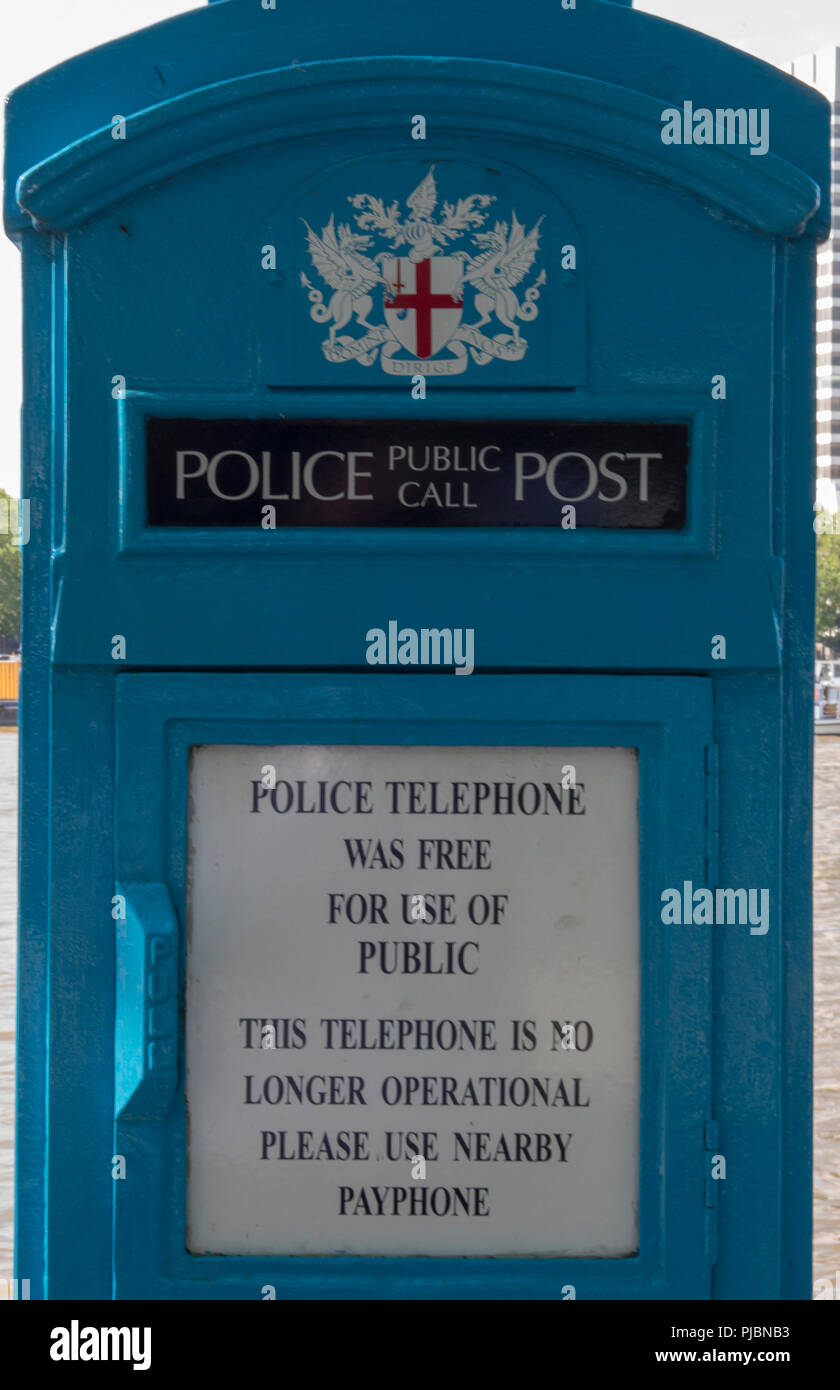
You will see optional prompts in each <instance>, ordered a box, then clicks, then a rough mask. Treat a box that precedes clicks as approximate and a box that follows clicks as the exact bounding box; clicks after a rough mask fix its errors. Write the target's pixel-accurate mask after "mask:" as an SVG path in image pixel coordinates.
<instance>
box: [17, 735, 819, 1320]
mask: <svg viewBox="0 0 840 1390" xmlns="http://www.w3.org/2000/svg"><path fill="white" fill-rule="evenodd" d="M17 751H18V738H17V734H16V733H11V732H0V1297H2V1296H3V1284H2V1281H3V1280H4V1279H7V1278H11V1273H12V1156H13V1124H14V1028H15V1012H14V999H15V948H14V943H15V924H16V912H17V908H16V901H17V873H16V867H15V866H16V862H17V814H16V813H17V804H16V802H17ZM815 768H816V770H815V779H814V913H815V921H814V959H815V967H814V972H815V1038H814V1083H815V1117H814V1278H815V1279H817V1278H820V1277H821V1276H823V1277H824V1276H826V1275H830V1276H831V1277H832V1278H834V1276H835V1273H836V1271H837V1270H840V932H838V925H840V738H826V737H823V738H819V739H817V740H816V759H815Z"/></svg>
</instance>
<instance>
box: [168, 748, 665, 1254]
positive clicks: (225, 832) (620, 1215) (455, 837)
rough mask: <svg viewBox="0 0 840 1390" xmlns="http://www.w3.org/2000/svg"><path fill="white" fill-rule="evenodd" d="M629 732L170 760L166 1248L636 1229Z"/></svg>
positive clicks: (493, 1246)
mask: <svg viewBox="0 0 840 1390" xmlns="http://www.w3.org/2000/svg"><path fill="white" fill-rule="evenodd" d="M638 866H639V831H638V767H637V754H636V751H635V750H634V749H627V748H519V747H513V748H493V747H457V748H456V747H452V748H450V747H383V746H379V745H377V746H369V747H356V746H354V747H316V746H305V747H287V746H278V747H262V748H256V747H245V746H241V745H235V746H234V745H220V746H215V745H208V746H203V747H199V748H196V749H194V750H193V753H192V757H191V763H190V811H189V865H188V879H187V936H188V950H187V1011H186V1028H187V1124H188V1173H187V1248H188V1249H189V1250H190V1251H192V1252H193V1253H198V1254H205V1253H207V1254H209V1253H218V1254H231V1255H249V1254H253V1255H335V1254H346V1255H404V1256H411V1255H426V1256H434V1255H441V1256H459V1255H460V1256H468V1255H474V1256H481V1255H486V1256H494V1255H495V1256H523V1257H524V1256H551V1255H555V1256H558V1255H577V1256H596V1257H597V1256H600V1257H605V1256H626V1255H631V1254H633V1253H635V1251H636V1250H637V1248H638V1180H639V883H638V877H639V867H638Z"/></svg>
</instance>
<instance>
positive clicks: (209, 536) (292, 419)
mask: <svg viewBox="0 0 840 1390" xmlns="http://www.w3.org/2000/svg"><path fill="white" fill-rule="evenodd" d="M492 399H493V408H492V413H491V414H488V401H487V398H486V393H482V392H481V391H479V390H475V389H470V390H467V389H458V390H457V391H455V392H446V393H441V394H440V397H439V398H436V399H435V401H434V406H433V408H432V406H431V404H430V403H429V402H428V401H427V402H416V403H415V404H416V405H417V406H418V408H419V409H420V410H424V411H425V412H426V414H425V415H422V416H421V415H419V410H418V411H413V412H411V411H409V410H407V409H406V407H405V405H402V406H400V407H395V404H394V402H393V399H391V398H389V396H388V393H387V392H374V391H370V390H368V391H365V392H361V391H355V390H347V391H344V392H341V393H340V394H338V393H335V392H333V393H331V394H328V393H325V392H321V391H308V392H301V391H295V390H291V389H279V388H278V389H274V390H272V391H270V392H260V393H256V394H249V395H248V396H242V395H229V394H224V393H214V394H209V393H208V394H206V395H200V394H196V393H190V394H187V393H184V394H163V393H159V392H147V391H136V390H130V389H129V390H127V391H126V392H125V394H124V395H123V396H121V397H119V398H118V399H116V400H115V401H114V411H115V418H114V433H113V436H112V444H113V458H114V465H115V468H116V471H117V475H118V478H119V487H118V492H117V496H116V502H117V512H118V515H117V520H118V527H117V545H118V550H119V552H120V553H121V554H124V555H138V556H140V555H148V556H149V557H151V556H152V555H159V554H172V553H176V554H177V555H178V556H179V558H180V559H181V560H183V559H184V558H185V557H186V558H189V557H193V556H194V557H196V558H198V557H200V556H204V555H214V554H230V553H231V552H232V551H238V550H240V551H247V552H249V553H253V554H254V556H255V558H257V557H259V558H260V559H261V560H262V559H263V558H264V559H266V560H268V559H269V558H270V557H271V556H273V555H277V554H283V555H293V554H298V553H300V554H302V555H306V556H309V555H321V554H322V555H324V557H325V558H331V557H333V556H339V555H347V556H357V555H362V554H366V553H369V550H370V547H371V546H372V545H374V546H375V548H376V551H377V553H378V554H379V555H382V554H384V553H388V552H393V553H395V554H396V553H399V554H400V555H403V556H405V555H416V556H417V557H422V556H424V555H427V554H429V555H437V554H441V553H442V554H449V553H451V552H452V551H453V550H455V549H462V548H466V547H469V551H470V553H471V554H475V555H477V556H486V557H487V558H488V559H490V558H492V557H495V556H497V555H504V556H505V557H509V556H511V555H513V556H518V555H521V556H522V557H523V558H526V557H527V558H534V557H536V556H538V555H545V556H547V557H555V556H556V557H558V558H562V557H564V556H565V555H566V554H568V553H569V552H570V550H572V551H574V550H584V551H593V552H598V553H600V552H602V551H603V552H605V553H615V554H627V555H632V556H634V557H635V556H643V555H647V554H659V553H664V554H668V553H672V552H677V553H689V554H692V555H698V556H709V555H712V554H713V553H714V547H715V517H716V509H717V501H716V491H715V484H714V481H713V480H714V478H715V476H716V475H715V469H714V457H715V451H716V447H717V428H718V427H717V417H716V414H715V412H714V410H713V408H712V406H713V402H711V401H710V399H707V398H706V397H704V396H701V395H699V394H687V393H684V392H680V393H676V392H675V393H673V394H672V393H670V392H665V393H663V392H661V391H656V392H650V391H647V390H639V391H638V392H635V393H633V394H632V395H628V394H611V395H609V396H602V395H600V394H599V393H597V392H594V391H590V390H586V389H583V390H580V391H575V393H574V395H572V394H571V393H570V392H567V391H560V390H557V391H543V390H534V391H528V392H521V391H520V392H516V391H494V392H493V397H492ZM432 415H434V422H432ZM425 418H428V420H429V422H430V425H429V428H430V430H433V431H437V432H439V433H441V435H442V433H443V432H445V430H446V427H447V422H450V421H451V422H452V423H453V425H455V424H456V423H460V422H463V421H470V420H480V421H482V422H483V424H482V428H484V429H491V428H492V426H493V423H494V421H498V422H500V424H501V425H502V428H503V429H504V430H505V431H506V432H507V433H508V434H510V435H511V437H513V434H514V433H515V431H516V429H517V426H518V423H519V422H526V423H529V422H530V424H531V425H532V426H533V428H534V429H540V428H541V427H544V428H545V429H546V431H551V430H554V429H556V430H562V431H565V430H566V429H569V428H570V427H571V425H572V424H573V422H579V423H580V424H581V426H583V427H584V428H585V429H586V430H597V429H598V427H600V428H601V429H602V430H603V431H604V437H605V439H606V441H607V443H606V444H605V449H608V448H609V447H612V445H611V444H610V440H611V439H614V438H617V432H620V426H621V425H622V423H626V424H627V425H628V426H630V428H631V429H632V430H633V431H634V432H635V431H638V430H640V429H642V428H643V427H644V426H646V425H647V426H649V427H650V428H651V430H653V431H654V432H655V431H656V430H657V429H658V428H664V429H665V430H667V431H670V432H671V439H672V440H674V441H676V447H677V450H678V461H677V469H678V471H681V470H682V468H683V466H684V469H685V472H684V477H683V478H682V481H681V482H679V483H678V489H679V499H678V511H679V516H678V517H677V518H676V519H677V520H679V522H680V524H679V525H677V526H670V525H669V526H667V527H660V526H647V527H635V526H616V525H606V526H605V525H593V524H591V518H590V522H589V523H586V524H585V523H584V520H583V518H582V520H581V524H580V525H578V526H577V527H576V528H575V529H567V527H565V526H563V524H562V518H560V519H559V520H558V524H548V523H546V524H544V525H537V524H534V519H533V518H532V519H531V520H530V521H529V523H528V524H526V525H521V524H520V525H509V524H503V525H500V524H490V525H486V524H479V525H473V524H468V525H463V524H461V523H460V522H459V524H456V525H451V524H446V525H402V524H396V525H395V524H393V523H391V522H389V521H388V520H387V519H386V520H383V519H381V518H380V519H379V521H378V523H377V524H376V525H369V526H363V525H359V524H353V525H339V526H335V525H323V524H314V525H313V524H305V525H300V524H296V525H283V524H282V518H281V515H280V513H279V512H278V514H277V525H276V529H274V530H272V529H264V528H263V527H262V525H261V524H260V519H261V518H260V517H259V516H258V513H259V512H260V508H258V509H257V512H256V513H254V518H255V524H247V525H243V524H236V525H229V524H206V525H202V524H200V519H199V517H198V516H197V515H196V516H194V518H193V520H192V521H191V522H189V524H184V525H176V524H174V523H175V519H176V514H175V512H173V511H172V509H171V507H164V508H163V512H161V515H163V514H164V512H165V513H166V514H167V515H168V518H169V519H168V522H167V524H164V525H155V524H150V521H149V490H148V485H147V467H148V459H149V452H148V440H149V429H150V425H151V426H153V428H154V429H156V430H158V431H161V432H163V435H162V437H165V435H166V433H167V431H168V430H169V429H170V428H175V427H176V422H178V421H183V420H194V421H196V422H198V423H199V424H200V426H201V427H202V428H203V429H205V430H207V429H210V428H212V425H211V422H219V421H222V422H224V421H227V422H230V421H236V422H239V423H240V424H241V426H242V427H243V428H245V429H252V428H254V427H255V426H256V425H257V422H260V421H265V422H266V424H267V426H268V427H269V428H271V425H272V422H276V423H278V425H282V422H284V421H285V422H287V423H288V424H289V426H290V427H294V428H296V429H297V428H303V425H304V422H307V421H308V422H311V423H312V425H313V428H316V427H317V428H319V429H323V428H324V427H325V426H324V422H330V421H332V422H335V423H336V425H338V424H339V422H342V421H347V422H351V421H369V422H370V423H371V425H372V428H373V429H374V430H378V429H379V428H380V426H381V425H382V423H383V422H387V421H394V422H395V423H397V422H399V421H403V422H404V426H405V429H406V431H408V432H410V433H412V434H413V433H414V432H416V430H417V428H418V425H419V424H422V421H423V419H425ZM596 452H597V451H596ZM602 452H603V451H602ZM600 456H601V455H600V454H598V457H597V458H596V460H595V463H596V467H597V466H598V462H599V460H600ZM583 466H584V467H585V465H583ZM606 466H607V467H610V466H611V465H610V464H609V461H608V462H607V465H606ZM534 467H535V468H538V467H539V464H538V463H536V462H535V463H534ZM359 468H361V463H360V464H359ZM417 476H423V475H419V474H418V475H417ZM459 476H460V475H459ZM582 478H583V475H581V479H582ZM544 481H545V480H544V479H543V481H542V482H541V483H540V486H543V485H544ZM554 481H555V482H556V483H557V484H558V491H560V490H561V489H560V486H559V482H560V479H559V477H558V476H557V475H556V474H555V478H554ZM710 481H711V485H710ZM599 486H600V485H599ZM615 486H616V488H617V487H618V484H616V485H615ZM280 490H281V491H282V489H280ZM442 500H445V498H442ZM230 505H233V504H230ZM276 505H277V506H278V507H279V506H280V505H281V504H279V503H278V504H276ZM322 505H324V506H325V505H326V504H322ZM562 505H563V504H561V503H560V502H559V501H557V502H556V506H557V508H558V509H559V508H561V507H562ZM444 510H445V509H444ZM601 511H603V512H605V511H606V504H601ZM663 515H664V513H663Z"/></svg>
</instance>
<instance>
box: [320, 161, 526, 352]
mask: <svg viewBox="0 0 840 1390" xmlns="http://www.w3.org/2000/svg"><path fill="white" fill-rule="evenodd" d="M348 201H349V202H350V204H351V205H352V207H353V208H354V209H355V212H354V214H353V221H354V222H355V224H356V225H355V227H353V226H352V225H351V224H350V222H340V223H339V224H338V226H336V222H335V215H334V214H333V215H332V216H331V217H330V219H329V221H328V223H327V225H326V227H322V229H321V233H320V236H319V235H318V233H317V232H316V231H314V230H313V228H312V227H310V226H309V223H308V222H304V226H305V227H306V232H307V244H308V249H309V255H310V257H311V259H312V264H313V266H314V268H315V270H316V272H317V273H318V275H319V276H320V277H321V279H322V280H323V281H324V282H325V283H326V284H327V285H328V286H329V287H330V289H331V291H332V293H331V294H330V295H329V297H328V298H327V297H325V293H324V291H322V290H320V289H318V288H317V286H315V285H313V284H312V282H311V281H310V280H309V279H308V278H307V276H306V275H301V284H302V285H303V287H304V289H305V290H307V292H308V294H309V301H310V310H309V312H310V315H311V317H312V318H313V319H314V320H315V322H316V323H321V324H329V333H328V336H327V337H326V338H325V339H324V340H323V342H322V344H321V347H322V349H323V353H324V356H325V357H326V359H327V361H328V362H358V363H359V364H360V365H361V366H363V367H370V366H373V364H374V363H375V362H376V361H377V360H379V361H380V362H381V365H382V368H383V370H384V371H386V372H388V373H389V374H390V375H392V376H393V375H411V374H414V373H421V374H423V375H426V376H432V375H436V376H455V375H457V374H459V373H460V372H463V371H465V370H466V368H467V365H468V362H469V361H470V358H471V359H472V361H473V362H475V363H476V364H477V365H478V366H486V364H487V363H488V362H491V361H493V360H494V359H497V360H499V359H501V360H502V361H506V362H519V361H521V359H522V358H523V357H524V355H525V352H526V350H527V347H528V341H527V339H526V338H525V337H523V335H522V332H521V329H520V326H519V325H520V323H522V322H526V323H527V322H528V321H530V320H533V319H535V318H536V317H537V314H538V313H539V307H538V300H539V297H540V287H541V286H542V285H543V284H545V271H544V270H541V271H540V272H539V274H538V275H537V276H536V277H535V279H534V280H533V283H532V284H531V285H530V287H529V288H528V289H525V290H524V291H523V292H522V295H521V298H520V294H519V293H518V292H517V287H518V286H519V285H520V282H521V281H523V280H524V279H525V277H526V276H527V275H528V274H529V272H530V271H531V268H532V266H533V264H534V261H535V259H536V256H537V251H538V249H539V237H540V224H541V222H542V218H540V219H539V220H538V221H537V222H536V223H535V224H534V226H533V227H532V228H531V230H530V232H529V231H526V227H525V224H524V223H522V222H520V221H519V219H518V218H517V216H516V213H515V211H513V210H512V211H511V216H510V221H509V222H506V221H497V222H496V223H495V224H494V226H493V227H492V230H491V229H488V228H485V225H484V224H485V223H486V221H487V219H488V216H489V214H488V212H487V211H486V209H487V208H489V206H490V204H491V203H492V202H494V201H495V199H494V198H493V197H491V196H490V195H489V194H486V193H470V194H469V195H468V196H467V197H466V198H458V199H457V201H456V202H455V203H448V202H446V203H444V204H443V207H442V209H441V211H440V215H439V216H438V217H436V216H435V209H436V208H437V203H438V194H437V185H436V183H435V177H434V165H433V166H432V168H431V169H430V170H429V172H428V173H427V174H426V177H425V178H424V179H423V181H422V183H420V184H419V185H418V186H417V188H415V190H414V192H413V193H411V194H410V195H409V196H408V198H406V200H405V201H406V207H407V208H408V215H407V216H406V217H403V215H402V214H401V212H400V205H399V203H398V202H393V203H391V204H390V205H389V206H387V207H386V206H385V203H384V201H383V200H382V199H381V198H374V197H373V196H372V195H371V194H370V193H354V194H351V195H350V197H349V199H348ZM377 241H378V243H379V249H377V245H376V243H377ZM459 241H460V242H462V243H466V244H465V245H462V246H460V247H458V246H457V245H456V243H458V242H459ZM403 248H404V249H403ZM441 248H444V249H445V251H446V254H440V253H441ZM468 248H469V249H468ZM473 315H474V316H475V318H474V320H473V321H471V322H467V321H465V320H466V319H468V318H469V319H472V316H473ZM381 318H384V323H383V322H381V321H379V322H377V321H376V319H380V320H381ZM494 318H495V320H496V323H495V324H493V325H491V328H490V331H489V332H484V331H482V330H484V329H485V328H486V326H487V325H488V324H490V323H491V320H492V319H494ZM348 325H350V326H351V327H355V328H358V329H360V330H362V331H361V333H360V334H356V335H354V334H352V333H342V331H341V330H342V329H343V328H346V327H348ZM496 326H501V328H502V330H503V331H501V332H496V333H493V327H496Z"/></svg>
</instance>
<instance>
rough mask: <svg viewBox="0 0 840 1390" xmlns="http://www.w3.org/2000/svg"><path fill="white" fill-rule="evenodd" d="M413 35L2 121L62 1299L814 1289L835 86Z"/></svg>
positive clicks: (370, 23) (197, 32) (25, 1213)
mask: <svg viewBox="0 0 840 1390" xmlns="http://www.w3.org/2000/svg"><path fill="white" fill-rule="evenodd" d="M479 10H480V15H481V23H480V24H476V23H474V19H475V14H476V13H478V12H479ZM422 15H423V24H422V26H420V28H419V30H418V31H416V32H415V30H414V29H413V26H411V25H406V24H405V22H404V18H403V17H401V16H400V15H399V13H398V10H397V9H395V8H393V7H392V8H391V9H388V8H387V7H386V8H382V7H380V6H375V5H373V4H372V3H371V4H364V5H356V6H354V7H351V8H350V10H349V12H348V11H347V10H346V8H345V7H344V6H343V5H342V4H340V3H338V0H324V4H322V5H321V6H320V7H318V9H317V10H316V9H315V8H314V7H311V6H310V7H307V6H287V5H283V6H275V5H274V4H273V3H266V0H263V3H262V4H259V3H256V0H222V2H220V3H213V4H210V5H208V6H206V7H204V8H203V9H199V10H196V11H193V12H190V13H188V14H184V15H181V16H180V17H178V18H176V19H172V20H170V21H168V22H166V23H163V24H160V25H157V26H155V27H153V28H150V29H146V30H144V31H143V32H140V33H137V34H134V35H132V36H131V37H128V38H125V39H122V40H119V41H118V42H115V43H110V44H107V45H105V46H104V47H102V48H98V49H96V50H95V51H93V52H90V53H87V54H84V55H82V56H81V57H78V58H76V59H73V60H72V61H70V62H67V63H65V64H63V65H62V66H60V67H58V68H55V69H53V70H52V71H51V72H49V73H48V74H45V75H44V76H43V77H39V78H36V79H35V80H33V81H32V82H29V83H27V84H26V85H25V86H23V87H21V88H20V89H19V90H18V91H16V92H15V93H14V94H13V96H12V98H11V101H10V105H9V108H8V146H7V167H6V204H5V213H6V221H7V229H8V232H9V235H10V236H11V237H13V238H14V239H15V240H16V241H18V242H19V244H20V247H21V250H22V253H23V276H24V289H25V403H24V412H23V425H24V446H23V447H24V495H26V496H28V497H29V498H30V499H31V538H30V541H29V544H28V545H27V546H26V547H25V551H24V569H25V578H24V605H25V608H24V662H23V691H22V728H23V763H22V816H23V829H22V845H23V850H22V860H21V947H20V951H21V954H20V976H19V989H20V1046H19V1082H18V1086H19V1090H18V1129H17V1144H18V1156H17V1173H18V1187H17V1274H18V1276H19V1277H20V1278H25V1279H28V1280H30V1287H31V1294H32V1297H33V1298H35V1297H37V1298H49V1299H62V1298H71V1297H72V1298H116V1299H126V1298H151V1299H191V1298H213V1299H218V1298H231V1299H241V1300H249V1299H250V1300H258V1299H264V1298H275V1297H276V1298H278V1299H285V1298H383V1297H387V1298H436V1297H440V1298H464V1297H468V1296H469V1297H476V1298H486V1299H491V1298H500V1297H504V1298H511V1297H513V1298H531V1297H536V1298H556V1299H590V1300H591V1299H638V1300H642V1299H652V1298H664V1299H674V1300H676V1299H683V1300H684V1299H695V1298H696V1299H724V1298H729V1297H745V1296H746V1297H752V1298H757V1299H779V1298H784V1299H807V1298H809V1297H810V1249H809V1247H810V1211H809V1204H810V1186H809V1180H810V1147H809V1145H810V1140H809V1133H810V1104H809V1083H810V1072H809V1068H810V998H811V996H810V954H809V953H810V936H809V922H810V915H809V914H810V898H809V861H810V854H809V843H810V842H809V830H808V825H809V808H810V770H811V761H810V760H811V752H810V717H811V695H810V685H811V663H812V628H813V613H812V602H813V600H812V593H813V528H812V511H811V500H812V494H811V488H812V454H813V445H812V420H813V405H812V400H813V380H812V376H813V369H812V366H811V363H812V357H813V327H812V316H813V302H814V276H815V260H816V245H817V242H818V241H819V240H820V239H821V238H823V237H824V236H825V235H826V234H827V230H828V225H829V221H828V180H829V164H828V122H829V108H828V105H827V103H826V102H825V101H824V100H823V99H822V98H821V97H819V96H818V95H816V94H815V93H814V92H813V91H811V90H810V89H806V88H804V87H803V86H801V85H800V84H799V83H797V82H796V81H794V80H793V79H792V78H790V77H788V76H787V75H785V74H784V73H782V72H780V71H777V70H776V69H774V68H771V67H769V66H767V65H765V64H763V63H760V62H758V61H756V60H754V59H752V58H750V57H747V56H745V55H744V54H742V53H740V52H737V51H735V50H733V49H730V48H727V47H725V46H723V45H721V44H719V43H717V42H714V41H712V40H710V39H708V38H706V37H704V36H701V35H699V34H696V33H693V32H691V31H690V30H688V29H685V28H682V27H679V26H674V25H670V24H667V23H665V22H662V21H660V20H658V19H654V18H652V17H650V16H648V15H643V14H640V13H634V12H633V11H632V9H630V8H629V7H628V6H622V5H617V4H610V3H602V2H601V0H577V2H576V3H573V0H570V3H568V4H567V3H565V2H564V3H554V4H548V3H542V2H540V3H536V0H530V3H526V4H524V5H520V6H518V7H517V8H516V12H515V14H512V13H511V11H510V8H509V7H505V6H502V5H490V6H487V5H481V6H479V5H477V4H476V5H464V6H461V7H460V8H457V7H456V8H454V9H453V7H452V5H451V4H449V3H448V0H427V3H426V4H424V7H423V12H422Z"/></svg>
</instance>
